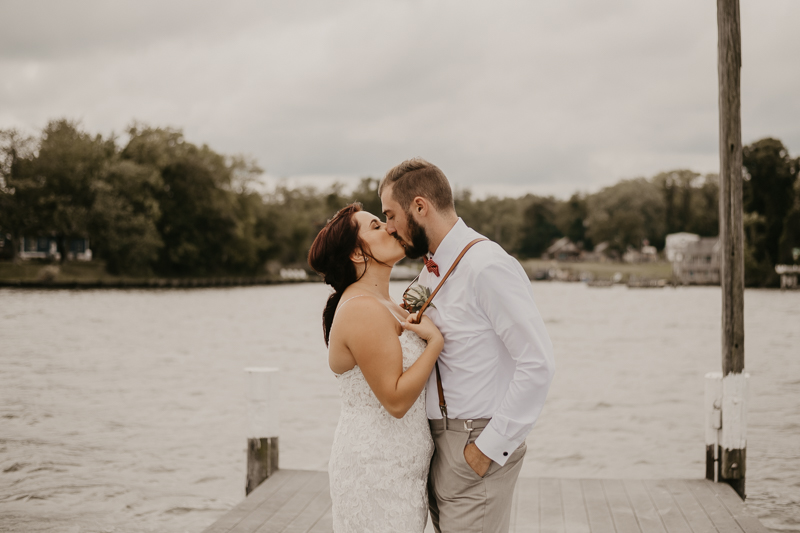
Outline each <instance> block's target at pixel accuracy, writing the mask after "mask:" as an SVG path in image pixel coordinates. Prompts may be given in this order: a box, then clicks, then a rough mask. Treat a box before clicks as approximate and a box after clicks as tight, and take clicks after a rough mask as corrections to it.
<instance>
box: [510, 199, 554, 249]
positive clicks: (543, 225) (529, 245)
mask: <svg viewBox="0 0 800 533" xmlns="http://www.w3.org/2000/svg"><path fill="white" fill-rule="evenodd" d="M558 207H559V206H558V201H557V200H555V199H554V198H552V197H547V198H542V197H532V198H531V201H530V203H529V204H528V206H527V207H526V208H525V212H524V214H523V216H522V220H523V228H522V242H521V243H520V246H519V255H520V256H521V257H540V256H541V255H542V254H543V253H544V252H545V251H546V250H547V248H548V247H550V244H552V242H553V241H554V240H555V239H557V238H559V237H562V236H563V233H562V232H561V230H559V228H558V226H557V225H556V211H557V209H558Z"/></svg>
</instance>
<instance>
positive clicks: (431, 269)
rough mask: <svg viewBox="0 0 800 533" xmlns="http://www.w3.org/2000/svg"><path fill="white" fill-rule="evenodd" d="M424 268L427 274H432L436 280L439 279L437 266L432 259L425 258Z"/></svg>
mask: <svg viewBox="0 0 800 533" xmlns="http://www.w3.org/2000/svg"><path fill="white" fill-rule="evenodd" d="M425 266H426V267H428V272H433V273H434V274H435V275H436V277H437V278H438V277H439V265H437V264H436V263H435V262H434V261H433V259H431V258H429V257H426V258H425Z"/></svg>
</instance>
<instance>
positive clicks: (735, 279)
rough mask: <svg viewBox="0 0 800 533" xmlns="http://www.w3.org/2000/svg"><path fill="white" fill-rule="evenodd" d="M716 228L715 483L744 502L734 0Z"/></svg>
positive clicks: (724, 34)
mask: <svg viewBox="0 0 800 533" xmlns="http://www.w3.org/2000/svg"><path fill="white" fill-rule="evenodd" d="M717 29H718V45H717V51H718V63H717V72H718V76H719V159H720V169H719V230H720V250H721V251H720V256H721V264H720V280H721V285H722V428H721V432H722V439H721V441H722V442H721V446H720V447H721V450H720V452H721V457H720V461H719V479H720V481H724V482H726V483H729V484H730V485H731V486H732V487H733V488H734V489H735V490H736V492H738V493H739V495H740V496H741V497H742V498H744V496H745V489H744V481H745V449H746V439H745V431H746V427H747V424H746V413H747V410H746V405H745V400H746V392H747V381H746V376H745V375H744V229H743V225H742V120H741V91H740V73H741V67H742V41H741V35H740V31H739V0H717Z"/></svg>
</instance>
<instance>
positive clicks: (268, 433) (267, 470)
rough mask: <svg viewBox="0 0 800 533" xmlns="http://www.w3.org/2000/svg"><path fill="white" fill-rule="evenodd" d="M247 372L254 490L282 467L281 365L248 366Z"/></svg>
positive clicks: (250, 488) (249, 486)
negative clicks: (270, 366) (280, 450)
mask: <svg viewBox="0 0 800 533" xmlns="http://www.w3.org/2000/svg"><path fill="white" fill-rule="evenodd" d="M244 371H245V373H246V374H247V393H246V397H247V483H246V486H245V493H246V494H250V493H251V492H252V491H253V490H254V489H255V488H256V487H258V486H259V485H260V484H261V483H262V482H263V481H264V480H265V479H267V478H268V477H269V476H271V475H272V473H273V472H274V471H275V470H277V469H278V435H279V434H280V394H279V393H280V384H279V383H278V375H279V374H278V369H277V368H263V367H261V368H259V367H251V368H245V369H244Z"/></svg>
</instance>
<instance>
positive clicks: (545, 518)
mask: <svg viewBox="0 0 800 533" xmlns="http://www.w3.org/2000/svg"><path fill="white" fill-rule="evenodd" d="M539 502H540V504H539V516H540V517H539V520H540V524H541V526H540V527H541V529H540V531H541V532H542V533H565V529H564V508H563V505H562V500H561V484H560V483H559V481H558V480H557V479H542V480H540V481H539Z"/></svg>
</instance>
